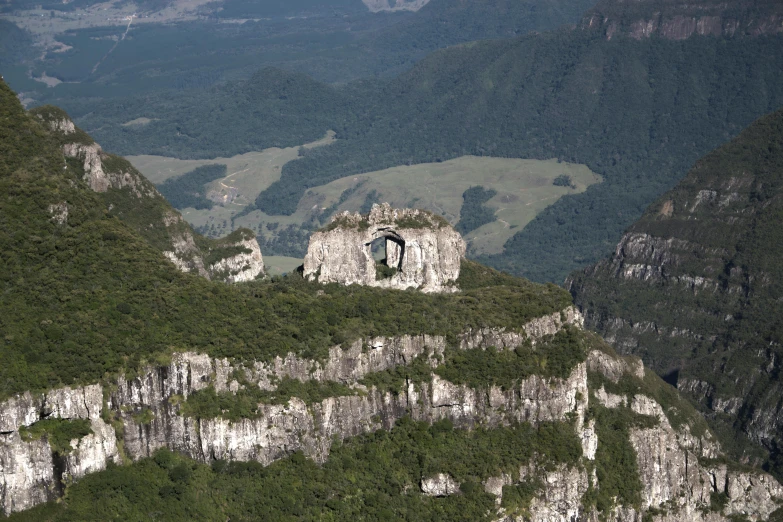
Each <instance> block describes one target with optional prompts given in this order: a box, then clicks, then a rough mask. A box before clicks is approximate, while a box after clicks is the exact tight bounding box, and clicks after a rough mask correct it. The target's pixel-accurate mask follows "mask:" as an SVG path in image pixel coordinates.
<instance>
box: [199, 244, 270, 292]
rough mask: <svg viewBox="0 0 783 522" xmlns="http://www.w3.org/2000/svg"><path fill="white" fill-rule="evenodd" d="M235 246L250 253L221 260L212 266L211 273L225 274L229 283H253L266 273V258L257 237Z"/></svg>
mask: <svg viewBox="0 0 783 522" xmlns="http://www.w3.org/2000/svg"><path fill="white" fill-rule="evenodd" d="M235 246H238V247H241V248H243V249H244V250H249V252H243V253H239V254H236V255H234V256H231V257H226V258H224V259H221V260H220V261H218V262H217V263H214V264H213V265H210V267H209V271H210V273H212V274H225V275H224V280H225V281H227V282H229V283H241V282H243V281H252V280H253V279H255V278H256V277H258V275H260V274H263V273H264V258H263V257H262V256H261V248H260V247H259V246H258V241H257V240H256V238H255V237H249V238H245V239H243V240H241V241H239V242H237V243H236V245H235Z"/></svg>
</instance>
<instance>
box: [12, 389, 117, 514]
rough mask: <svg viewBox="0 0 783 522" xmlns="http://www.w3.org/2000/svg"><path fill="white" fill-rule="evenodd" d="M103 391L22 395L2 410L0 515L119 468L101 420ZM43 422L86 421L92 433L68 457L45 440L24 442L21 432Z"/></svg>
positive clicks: (111, 433) (113, 441)
mask: <svg viewBox="0 0 783 522" xmlns="http://www.w3.org/2000/svg"><path fill="white" fill-rule="evenodd" d="M102 410H103V387H102V386H100V385H97V384H96V385H92V386H85V387H83V388H60V389H57V390H52V391H50V392H48V393H45V394H40V395H33V394H30V393H25V394H23V395H21V396H17V397H15V398H13V399H11V400H9V401H6V402H5V403H4V404H3V406H2V408H0V441H1V442H0V502H1V503H2V506H3V512H4V513H6V514H8V513H11V512H14V511H20V510H23V509H28V508H30V507H32V506H34V505H36V504H40V503H42V502H46V501H49V500H54V499H56V498H57V497H58V496H59V495H61V494H62V486H63V482H64V481H67V480H70V479H78V478H81V477H83V476H84V475H86V474H88V473H94V472H96V471H101V470H102V469H105V468H106V465H107V463H108V462H110V461H111V462H115V463H118V464H119V463H120V454H119V451H118V447H117V436H116V432H115V430H114V428H113V427H112V426H110V425H108V424H107V423H106V422H104V420H103V419H102V418H101V412H102ZM44 419H63V420H75V419H84V420H88V421H89V425H90V429H91V431H92V433H90V434H88V435H86V436H84V437H82V438H81V439H78V440H74V441H71V446H72V448H73V450H72V451H71V452H70V453H68V454H58V453H57V452H55V451H54V450H53V449H52V447H51V445H50V443H49V441H48V440H47V439H46V438H42V439H39V440H31V441H30V440H24V439H23V438H22V436H21V435H20V428H22V427H25V426H30V425H34V424H35V423H36V422H39V421H41V420H44Z"/></svg>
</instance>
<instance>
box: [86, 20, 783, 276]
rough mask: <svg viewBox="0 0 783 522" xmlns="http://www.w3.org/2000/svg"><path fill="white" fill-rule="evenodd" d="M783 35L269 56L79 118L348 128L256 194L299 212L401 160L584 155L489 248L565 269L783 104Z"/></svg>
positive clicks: (130, 140) (204, 143) (160, 129)
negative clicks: (292, 69) (317, 67)
mask: <svg viewBox="0 0 783 522" xmlns="http://www.w3.org/2000/svg"><path fill="white" fill-rule="evenodd" d="M781 51H783V37H781V36H763V37H758V38H735V39H725V38H715V37H691V38H689V39H687V40H683V41H670V40H664V39H659V38H652V39H644V40H635V39H631V38H621V37H618V38H613V39H611V40H607V39H606V37H605V34H604V33H603V32H602V31H599V30H595V31H588V30H561V31H555V32H551V33H544V34H536V35H528V36H523V37H520V38H516V39H511V40H502V41H493V42H478V43H475V44H470V45H462V46H457V47H454V48H450V49H447V50H443V51H440V52H437V53H434V54H433V55H432V56H429V57H428V58H426V59H424V60H422V61H421V62H420V63H419V64H417V65H416V66H415V67H414V68H413V69H412V70H411V71H409V72H406V73H404V74H402V75H400V76H398V77H397V78H395V79H394V80H392V81H390V82H388V83H382V82H379V81H373V82H367V81H365V82H357V83H353V84H349V85H347V86H344V87H329V86H325V85H321V84H318V83H316V82H313V81H312V80H309V79H306V78H304V77H295V76H292V75H290V74H288V73H283V72H280V71H276V70H272V69H267V70H265V71H262V72H261V73H259V74H258V75H256V76H255V77H254V78H252V79H251V80H249V81H247V82H244V83H239V84H231V85H227V86H225V87H222V88H216V89H214V90H212V91H210V92H205V93H204V94H203V95H200V96H198V97H196V98H187V99H183V98H177V97H165V98H159V99H156V98H155V97H150V98H145V99H137V100H133V101H131V102H128V103H126V104H118V105H112V106H99V107H98V108H96V110H95V111H94V112H92V113H90V114H87V115H84V117H83V118H82V119H81V121H82V123H83V125H84V126H85V127H86V128H88V129H92V130H93V131H94V133H95V134H96V135H97V136H100V139H101V141H102V142H105V143H109V144H111V146H112V147H113V148H117V149H119V150H121V151H123V153H126V154H133V153H136V154H138V153H153V154H161V155H170V156H178V157H213V156H216V155H225V156H228V155H231V154H236V153H241V152H246V151H249V150H254V149H256V150H257V149H261V148H263V147H266V146H270V145H293V144H300V143H304V142H305V141H307V140H313V139H317V138H318V137H320V136H322V135H323V132H324V131H325V130H326V129H333V130H335V131H337V137H338V141H337V142H336V143H335V144H333V145H331V146H329V147H324V148H320V149H314V150H312V151H309V152H308V154H306V155H305V156H304V157H302V158H301V159H300V160H298V161H294V162H291V163H288V164H287V165H285V166H284V168H283V173H282V177H281V179H280V181H279V182H277V183H275V184H274V185H272V186H271V187H270V188H269V189H268V190H266V191H265V192H264V193H262V194H261V195H260V196H259V198H258V200H257V207H258V208H259V209H261V210H263V211H264V212H266V213H267V214H290V213H291V212H293V211H294V209H295V208H296V205H297V203H298V202H299V199H300V198H301V196H302V194H303V193H304V191H305V190H306V189H307V188H308V187H314V186H318V185H321V184H324V183H326V182H329V181H332V180H334V179H337V178H340V177H344V176H347V175H351V174H355V173H360V172H367V171H372V170H377V169H382V168H387V167H391V166H395V165H404V164H410V163H419V162H433V161H442V160H446V159H450V158H454V157H458V156H461V155H465V154H474V155H485V156H505V157H523V158H540V159H548V158H553V157H557V158H560V159H562V160H565V161H569V162H574V163H584V164H586V165H587V166H588V167H589V168H590V169H591V170H592V171H594V172H596V173H598V174H600V175H601V176H603V178H604V180H605V181H604V182H603V183H601V184H598V185H595V186H593V187H590V188H589V189H588V190H587V192H585V193H583V194H579V195H575V196H572V197H566V198H562V199H560V200H559V201H558V202H557V203H555V204H554V205H552V206H551V207H549V208H548V209H546V210H545V211H544V212H543V213H542V214H540V215H539V216H538V217H537V218H536V219H535V220H534V221H532V222H531V223H530V224H529V225H527V226H526V227H525V229H524V230H523V231H521V232H519V233H518V234H517V235H516V236H514V237H513V238H512V239H511V240H510V241H509V242H508V243H507V244H506V246H505V251H504V253H503V254H500V255H497V256H493V257H491V258H486V259H484V261H485V262H487V263H490V264H492V265H493V266H495V267H498V268H502V269H504V270H507V271H510V272H512V273H515V274H524V275H526V276H527V277H531V278H533V279H535V280H539V281H545V280H549V281H557V282H560V281H562V280H563V278H564V277H565V276H566V274H567V273H568V272H569V271H570V270H573V269H574V268H576V267H579V266H582V265H584V264H587V263H589V262H593V261H595V260H597V259H599V258H600V257H601V256H603V255H604V252H606V251H607V250H608V249H610V248H611V245H613V244H614V243H615V241H616V240H617V239H618V238H619V237H620V235H621V233H622V230H623V229H624V228H625V227H627V226H628V225H629V224H630V223H631V222H632V221H633V220H634V219H635V218H636V217H638V216H639V215H640V214H641V213H642V211H643V210H644V208H645V207H646V206H647V205H648V204H649V203H650V202H651V201H652V200H653V199H654V198H655V197H657V196H658V195H659V194H660V193H662V192H663V191H665V190H667V189H668V188H670V187H671V186H672V185H673V184H674V183H676V182H677V181H678V180H679V179H680V178H681V176H682V175H684V173H685V172H686V170H687V168H688V166H689V165H690V164H692V163H693V162H694V161H695V160H696V159H697V158H698V157H699V155H701V154H704V153H706V152H707V151H709V150H710V149H711V148H714V147H716V146H718V145H719V144H720V143H722V142H725V141H726V140H727V139H729V138H730V137H731V136H733V135H735V134H736V133H738V132H739V131H740V130H741V129H742V128H743V127H744V126H746V125H748V124H749V123H750V122H751V121H753V119H755V118H757V117H759V116H760V115H762V114H765V113H768V112H770V111H772V110H775V109H776V108H778V107H779V106H781V105H783V52H781ZM191 104H194V105H193V106H198V107H200V110H198V111H194V110H192V108H191V107H192V105H191ZM119 114H122V118H127V119H128V120H130V119H132V118H138V117H145V116H146V117H149V115H150V114H156V115H158V116H157V117H159V118H160V120H159V121H156V122H152V123H150V124H148V125H146V126H144V127H143V128H136V129H134V128H129V127H122V126H120V125H116V124H112V123H111V122H112V121H114V122H116V121H118V120H119V119H120V116H119ZM271 122H274V125H271V124H270V123H271ZM229 128H230V129H232V132H230V133H229V132H228V131H227V129H229Z"/></svg>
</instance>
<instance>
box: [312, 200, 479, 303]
mask: <svg viewBox="0 0 783 522" xmlns="http://www.w3.org/2000/svg"><path fill="white" fill-rule="evenodd" d="M379 239H381V240H383V241H384V242H385V249H386V259H385V262H384V264H385V268H386V269H388V270H389V272H388V274H385V275H383V274H382V275H380V276H379V273H378V266H377V263H376V261H375V259H374V258H373V254H372V245H373V243H374V242H376V240H379ZM464 256H465V242H464V241H463V240H462V237H461V236H460V235H459V233H458V232H457V231H456V230H454V229H453V228H452V227H451V225H449V224H448V222H447V221H446V220H445V219H443V218H440V217H439V216H436V215H434V214H431V213H429V212H427V211H425V210H417V209H393V208H391V206H390V205H389V204H388V203H384V204H382V205H373V207H372V210H371V211H370V213H369V214H367V215H364V216H362V215H361V214H358V213H356V214H351V213H350V212H347V211H346V212H343V213H340V214H337V215H336V216H335V217H334V218H332V221H331V223H330V224H329V225H328V226H327V227H326V228H325V229H324V230H321V231H318V232H315V233H314V234H313V235H312V236H311V237H310V243H309V245H308V248H307V255H306V256H305V259H304V276H305V277H306V278H308V279H309V280H311V281H312V280H317V281H319V282H321V283H341V284H345V285H350V284H360V285H366V286H376V287H382V288H396V289H401V290H404V289H406V288H418V289H420V290H421V291H423V292H449V291H454V290H455V289H456V287H455V286H454V285H455V282H456V280H457V278H458V277H459V270H460V260H461V259H462V258H463V257H464Z"/></svg>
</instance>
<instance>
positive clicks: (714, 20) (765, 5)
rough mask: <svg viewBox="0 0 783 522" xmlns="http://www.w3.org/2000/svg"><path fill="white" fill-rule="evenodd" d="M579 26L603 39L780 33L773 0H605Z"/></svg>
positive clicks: (780, 14) (782, 22) (780, 13)
mask: <svg viewBox="0 0 783 522" xmlns="http://www.w3.org/2000/svg"><path fill="white" fill-rule="evenodd" d="M582 27H583V28H584V29H590V30H601V31H603V32H604V34H605V35H606V38H607V39H611V38H613V37H615V36H619V35H627V36H630V37H631V38H636V39H642V38H649V37H651V36H658V37H662V38H667V39H670V40H684V39H686V38H688V37H690V36H694V35H699V36H725V37H738V36H761V35H768V34H776V33H780V32H783V7H781V4H780V2H776V1H774V0H761V1H737V2H721V1H715V0H701V1H698V2H685V1H683V0H665V1H660V0H642V1H636V2H632V3H629V2H621V1H617V0H605V1H602V2H599V3H598V5H596V6H595V7H594V8H593V9H592V10H590V11H589V12H588V13H587V14H586V15H585V16H584V18H583V20H582Z"/></svg>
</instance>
